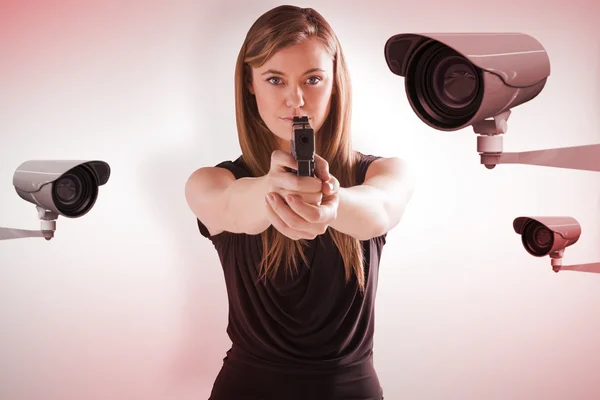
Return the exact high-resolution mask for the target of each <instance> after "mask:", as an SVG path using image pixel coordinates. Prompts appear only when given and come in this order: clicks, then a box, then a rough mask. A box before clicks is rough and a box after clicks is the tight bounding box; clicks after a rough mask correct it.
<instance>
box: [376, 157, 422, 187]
mask: <svg viewBox="0 0 600 400" xmlns="http://www.w3.org/2000/svg"><path fill="white" fill-rule="evenodd" d="M412 175H413V170H412V168H411V165H410V164H409V163H408V162H407V161H406V160H405V159H402V158H400V157H376V158H375V159H373V160H372V162H371V163H369V166H368V167H367V171H366V174H365V181H367V180H370V179H373V178H375V177H379V176H386V177H395V178H399V179H400V178H403V177H408V176H411V177H412Z"/></svg>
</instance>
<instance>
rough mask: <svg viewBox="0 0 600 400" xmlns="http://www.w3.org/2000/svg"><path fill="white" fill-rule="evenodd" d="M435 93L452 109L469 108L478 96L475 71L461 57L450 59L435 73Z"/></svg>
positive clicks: (441, 63)
mask: <svg viewBox="0 0 600 400" xmlns="http://www.w3.org/2000/svg"><path fill="white" fill-rule="evenodd" d="M433 81H434V83H433V84H434V87H433V88H434V91H435V95H436V97H437V98H438V99H440V100H441V101H442V102H443V103H444V104H445V105H446V106H448V107H450V108H462V107H465V106H468V105H469V104H470V103H471V102H472V101H473V99H475V95H476V94H477V89H478V87H477V86H478V82H477V74H476V72H475V69H474V68H473V67H472V66H471V65H470V64H468V63H466V62H464V59H463V58H461V57H448V58H446V59H445V60H444V61H442V62H440V63H439V64H438V65H437V67H436V68H435V71H434V72H433Z"/></svg>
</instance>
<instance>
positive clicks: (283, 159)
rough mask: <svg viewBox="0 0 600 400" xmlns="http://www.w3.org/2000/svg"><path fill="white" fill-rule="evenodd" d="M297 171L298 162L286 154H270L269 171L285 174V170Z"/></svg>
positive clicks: (277, 152)
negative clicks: (274, 170)
mask: <svg viewBox="0 0 600 400" xmlns="http://www.w3.org/2000/svg"><path fill="white" fill-rule="evenodd" d="M286 167H287V168H292V169H295V170H297V169H298V161H296V159H295V158H294V156H293V155H291V154H290V153H288V152H285V151H283V150H274V151H273V152H272V153H271V169H276V170H278V171H282V172H287V171H286V169H285V168H286Z"/></svg>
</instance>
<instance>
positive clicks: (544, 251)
mask: <svg viewBox="0 0 600 400" xmlns="http://www.w3.org/2000/svg"><path fill="white" fill-rule="evenodd" d="M513 228H514V230H515V232H516V233H517V234H519V235H521V241H522V243H523V246H524V247H525V250H527V252H528V253H529V254H531V255H532V256H535V257H543V256H547V255H552V254H554V253H558V252H559V251H561V250H564V249H565V248H566V247H568V246H571V245H572V244H575V243H576V242H577V241H578V240H579V236H580V235H581V226H580V225H579V222H577V220H576V219H575V218H572V217H518V218H515V220H514V221H513Z"/></svg>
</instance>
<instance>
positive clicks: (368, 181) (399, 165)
mask: <svg viewBox="0 0 600 400" xmlns="http://www.w3.org/2000/svg"><path fill="white" fill-rule="evenodd" d="M414 186H415V182H414V176H413V174H412V171H411V170H410V168H409V165H408V163H407V162H405V161H403V160H400V159H399V158H396V157H392V158H380V159H377V160H375V161H373V162H372V163H371V164H370V165H369V168H368V170H367V174H366V176H365V181H364V183H363V184H362V185H357V186H353V187H349V188H339V189H338V196H339V205H338V209H337V216H336V218H335V219H334V220H333V221H332V222H331V223H330V224H329V226H331V227H332V228H333V229H335V230H337V231H340V232H342V233H345V234H348V235H350V236H353V237H355V238H357V239H360V240H368V239H371V238H373V237H376V236H380V235H383V234H384V233H387V232H388V231H390V230H391V229H392V228H394V227H395V226H396V225H398V223H399V222H400V220H401V219H402V215H403V214H404V210H405V208H406V206H407V205H408V203H409V201H410V199H411V197H412V194H413V191H414Z"/></svg>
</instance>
